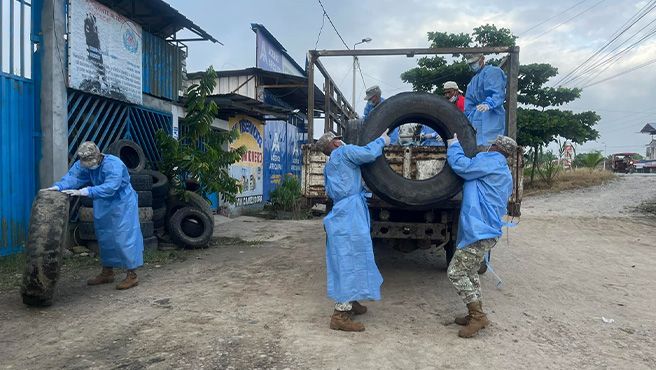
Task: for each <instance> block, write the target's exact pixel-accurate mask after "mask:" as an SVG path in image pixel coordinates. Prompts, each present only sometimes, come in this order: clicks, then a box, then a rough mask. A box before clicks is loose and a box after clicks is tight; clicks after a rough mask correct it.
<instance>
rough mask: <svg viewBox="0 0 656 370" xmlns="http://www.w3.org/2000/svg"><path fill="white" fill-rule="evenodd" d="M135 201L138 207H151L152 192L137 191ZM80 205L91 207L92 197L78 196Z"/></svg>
mask: <svg viewBox="0 0 656 370" xmlns="http://www.w3.org/2000/svg"><path fill="white" fill-rule="evenodd" d="M137 203H138V204H139V207H152V206H153V193H152V192H151V191H150V190H148V191H137ZM80 205H81V206H82V207H89V208H90V207H93V199H91V198H89V197H80Z"/></svg>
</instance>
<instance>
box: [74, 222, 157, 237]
mask: <svg viewBox="0 0 656 370" xmlns="http://www.w3.org/2000/svg"><path fill="white" fill-rule="evenodd" d="M140 226H141V234H142V235H143V237H144V238H150V237H151V236H153V234H154V233H155V226H154V225H153V222H152V221H142V222H140ZM77 231H78V235H79V236H80V239H81V240H84V241H91V240H98V238H97V237H96V228H95V226H94V225H93V222H80V223H79V224H78V225H77Z"/></svg>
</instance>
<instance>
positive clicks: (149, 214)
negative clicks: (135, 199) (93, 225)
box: [78, 207, 154, 222]
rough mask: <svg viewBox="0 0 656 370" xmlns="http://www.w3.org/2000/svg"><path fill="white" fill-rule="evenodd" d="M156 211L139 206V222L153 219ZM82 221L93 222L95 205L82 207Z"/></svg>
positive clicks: (79, 212)
mask: <svg viewBox="0 0 656 370" xmlns="http://www.w3.org/2000/svg"><path fill="white" fill-rule="evenodd" d="M153 215H154V211H153V209H152V208H150V207H139V222H146V221H152V220H153ZM78 217H79V219H80V222H93V207H80V209H79V211H78Z"/></svg>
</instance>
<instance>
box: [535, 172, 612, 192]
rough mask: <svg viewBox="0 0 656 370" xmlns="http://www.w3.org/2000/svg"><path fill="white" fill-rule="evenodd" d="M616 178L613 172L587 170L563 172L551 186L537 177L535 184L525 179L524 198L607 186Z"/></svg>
mask: <svg viewBox="0 0 656 370" xmlns="http://www.w3.org/2000/svg"><path fill="white" fill-rule="evenodd" d="M615 178H616V176H615V174H614V173H612V172H609V171H599V170H594V171H590V170H589V169H587V168H582V169H575V170H571V171H566V172H561V173H560V174H558V176H557V177H556V179H555V181H554V183H553V184H552V185H551V186H549V185H547V184H546V183H545V182H544V181H542V180H541V179H538V178H537V176H536V178H535V182H533V183H530V182H529V179H528V177H525V178H524V196H531V195H538V194H545V193H558V192H561V191H568V190H575V189H581V188H588V187H591V186H598V185H602V184H606V183H608V182H610V181H613V180H614V179H615Z"/></svg>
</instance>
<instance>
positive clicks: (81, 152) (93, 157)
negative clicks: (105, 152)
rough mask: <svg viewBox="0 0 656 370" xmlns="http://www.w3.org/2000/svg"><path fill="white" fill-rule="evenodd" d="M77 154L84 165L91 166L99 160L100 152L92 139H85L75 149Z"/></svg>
mask: <svg viewBox="0 0 656 370" xmlns="http://www.w3.org/2000/svg"><path fill="white" fill-rule="evenodd" d="M77 155H78V157H80V162H82V165H84V166H86V167H91V166H94V165H96V164H98V163H99V162H100V159H101V158H102V154H101V153H100V149H98V146H97V145H96V144H95V143H94V142H93V141H85V142H83V143H82V144H80V147H79V148H78V149H77Z"/></svg>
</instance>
